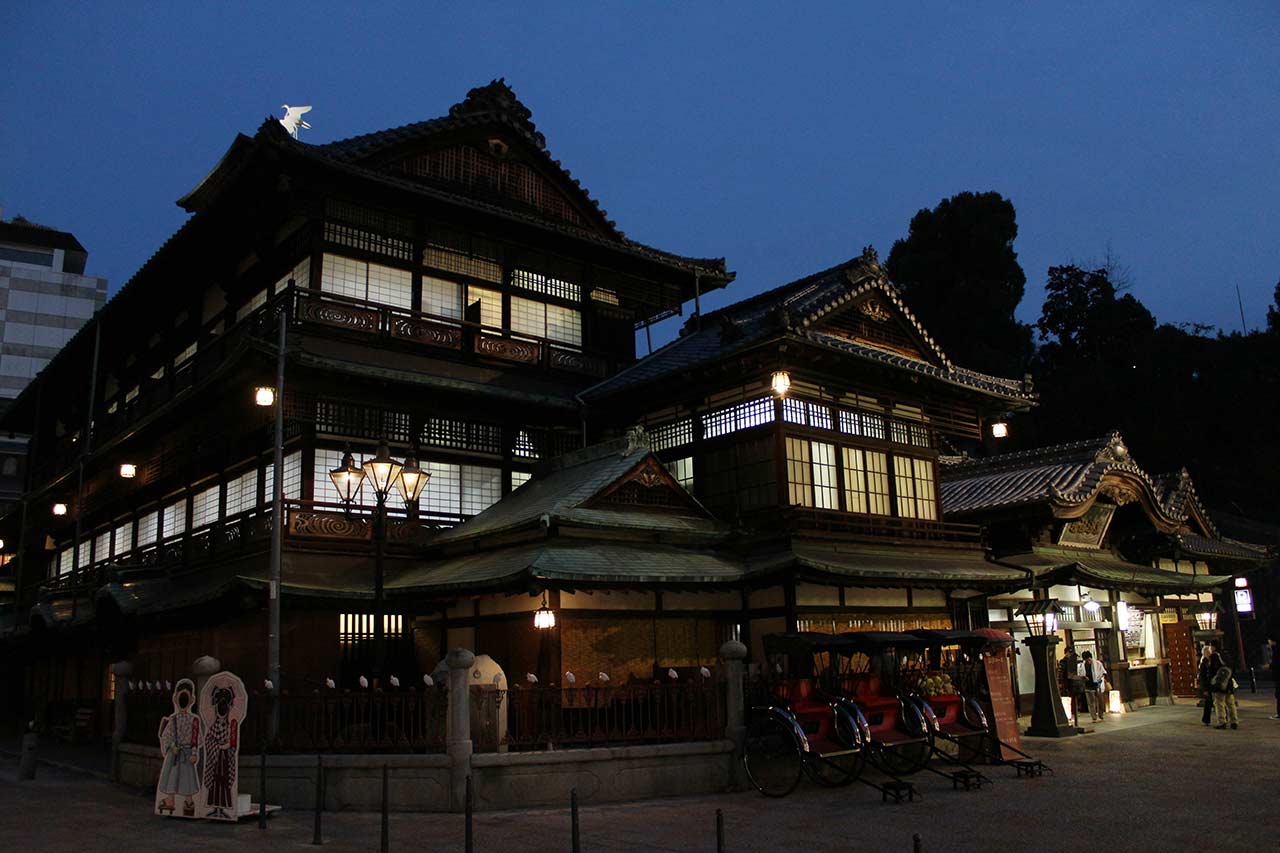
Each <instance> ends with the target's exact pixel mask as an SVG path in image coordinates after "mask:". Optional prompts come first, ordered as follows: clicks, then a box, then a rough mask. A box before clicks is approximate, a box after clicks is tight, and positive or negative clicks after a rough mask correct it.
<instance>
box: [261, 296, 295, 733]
mask: <svg viewBox="0 0 1280 853" xmlns="http://www.w3.org/2000/svg"><path fill="white" fill-rule="evenodd" d="M289 289H290V292H291V293H292V290H293V280H292V279H290V281H289ZM288 314H289V310H288V302H287V301H282V302H281V303H280V317H279V330H278V333H277V338H276V424H275V426H276V429H275V433H276V440H275V460H274V467H273V468H272V469H271V470H272V471H273V472H274V473H273V475H272V477H271V579H270V583H269V584H268V587H269V591H268V593H267V595H268V602H267V604H268V608H267V609H268V616H267V620H268V628H267V630H268V638H267V678H268V679H269V680H270V681H271V735H270V739H271V740H273V741H274V740H275V739H276V735H277V734H278V733H279V731H280V561H281V557H282V555H283V552H284V346H285V334H286V328H287V323H288Z"/></svg>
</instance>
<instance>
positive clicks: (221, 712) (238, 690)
mask: <svg viewBox="0 0 1280 853" xmlns="http://www.w3.org/2000/svg"><path fill="white" fill-rule="evenodd" d="M248 711H249V694H248V692H247V691H246V690H245V689H244V682H242V681H241V680H240V679H239V678H238V677H237V676H236V675H234V674H233V673H230V672H225V671H224V672H219V673H218V674H216V675H213V676H210V678H209V680H208V681H206V682H205V683H204V688H203V689H202V690H201V691H200V729H201V732H202V735H203V740H202V743H201V746H202V749H203V755H202V756H201V767H202V771H201V774H200V783H201V786H202V794H203V797H204V802H203V805H202V808H200V809H197V811H198V813H199V816H200V817H202V818H206V819H208V820H230V821H235V820H239V817H240V815H239V811H238V806H237V803H238V802H239V798H240V778H239V777H240V726H241V724H242V723H243V722H244V718H245V714H247V713H248Z"/></svg>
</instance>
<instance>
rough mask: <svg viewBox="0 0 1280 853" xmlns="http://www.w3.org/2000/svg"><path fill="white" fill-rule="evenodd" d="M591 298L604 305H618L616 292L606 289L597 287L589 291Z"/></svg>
mask: <svg viewBox="0 0 1280 853" xmlns="http://www.w3.org/2000/svg"><path fill="white" fill-rule="evenodd" d="M591 298H592V299H593V300H595V301H596V302H603V303H604V304H605V305H618V304H620V303H619V301H618V292H617V291H616V290H609V289H608V288H607V287H597V288H594V289H593V290H592V291H591Z"/></svg>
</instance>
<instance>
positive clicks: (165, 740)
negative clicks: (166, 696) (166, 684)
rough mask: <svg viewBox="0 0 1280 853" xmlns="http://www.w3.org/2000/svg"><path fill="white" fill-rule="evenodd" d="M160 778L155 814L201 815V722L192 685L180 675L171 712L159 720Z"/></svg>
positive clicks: (202, 740) (174, 688)
mask: <svg viewBox="0 0 1280 853" xmlns="http://www.w3.org/2000/svg"><path fill="white" fill-rule="evenodd" d="M157 736H158V737H159V739H160V755H161V757H162V761H161V764H160V779H159V781H158V782H157V783H156V802H155V813H156V814H158V815H164V816H166V817H185V818H202V817H204V814H203V813H202V811H201V808H202V806H203V805H204V782H203V778H202V776H201V773H200V771H201V767H200V753H201V750H202V748H203V745H204V737H203V722H202V721H201V719H200V714H199V713H198V711H197V708H196V685H195V683H194V682H193V681H192V680H191V679H190V678H184V679H182V680H181V681H179V682H178V683H177V684H175V685H174V687H173V713H172V714H170V715H169V716H167V717H165V718H163V719H162V720H161V721H160V729H159V731H158V732H157Z"/></svg>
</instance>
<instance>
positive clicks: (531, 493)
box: [432, 438, 727, 545]
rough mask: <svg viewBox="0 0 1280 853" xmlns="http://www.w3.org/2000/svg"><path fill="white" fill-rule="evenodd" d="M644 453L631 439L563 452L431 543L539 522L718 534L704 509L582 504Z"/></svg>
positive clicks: (644, 446)
mask: <svg viewBox="0 0 1280 853" xmlns="http://www.w3.org/2000/svg"><path fill="white" fill-rule="evenodd" d="M649 455H650V451H649V447H648V444H647V443H645V442H643V441H640V440H634V439H631V438H627V439H618V440H616V441H611V442H605V443H603V444H597V445H594V446H592V447H588V448H586V449H584V450H581V451H577V452H575V453H569V454H566V455H565V456H562V457H560V458H558V459H555V460H553V461H551V462H550V463H548V465H547V466H545V467H544V468H543V469H542V470H540V471H539V472H537V473H536V474H535V475H534V478H533V479H532V480H530V481H529V482H528V483H525V484H524V485H523V486H521V487H520V488H518V489H516V490H515V491H514V492H512V493H511V494H509V495H506V496H505V497H503V498H502V499H501V500H499V501H498V502H497V503H495V504H493V505H492V506H490V507H489V508H488V509H486V510H484V512H482V513H480V514H479V515H477V516H475V517H474V518H472V519H470V520H469V521H467V522H465V523H463V524H460V525H458V526H457V527H455V528H453V529H452V530H447V531H445V532H444V533H441V534H440V535H439V536H437V537H436V538H435V539H433V540H432V544H433V545H447V544H452V543H456V542H462V541H466V540H472V539H477V538H479V537H483V536H491V535H493V534H495V533H499V532H502V531H506V530H514V529H517V528H526V527H529V526H531V525H533V524H534V523H537V522H540V521H541V522H543V523H546V524H551V523H559V522H565V523H568V524H573V525H577V526H581V527H611V528H618V529H631V530H643V531H647V532H653V533H661V532H666V533H676V534H685V535H691V536H695V537H699V536H700V537H709V538H718V537H721V536H723V535H724V534H725V533H726V532H727V528H726V527H725V526H724V525H722V524H720V523H719V522H717V521H715V520H714V519H712V518H711V516H710V514H708V513H706V512H705V511H701V512H699V511H697V510H694V509H689V510H684V509H674V508H663V509H648V508H635V509H630V508H627V507H623V506H617V507H614V506H599V505H595V506H583V504H584V503H586V502H588V501H589V500H590V499H591V498H593V497H595V496H596V495H598V494H599V493H600V492H602V491H604V490H605V489H607V488H608V487H609V486H611V485H613V484H614V483H615V482H617V481H618V479H619V478H621V477H623V476H624V475H625V474H627V473H628V472H630V471H631V470H632V469H634V468H636V467H637V466H639V465H640V464H641V463H642V462H644V460H645V458H646V457H648V456H649ZM659 464H660V463H659ZM676 488H679V487H678V486H676ZM689 500H690V501H691V502H692V505H693V506H695V507H696V506H697V504H696V502H694V501H693V498H692V496H689Z"/></svg>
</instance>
